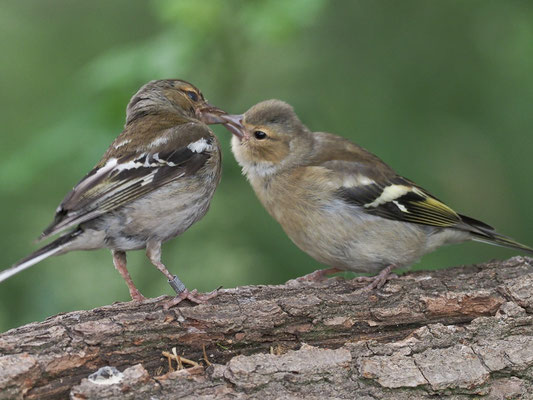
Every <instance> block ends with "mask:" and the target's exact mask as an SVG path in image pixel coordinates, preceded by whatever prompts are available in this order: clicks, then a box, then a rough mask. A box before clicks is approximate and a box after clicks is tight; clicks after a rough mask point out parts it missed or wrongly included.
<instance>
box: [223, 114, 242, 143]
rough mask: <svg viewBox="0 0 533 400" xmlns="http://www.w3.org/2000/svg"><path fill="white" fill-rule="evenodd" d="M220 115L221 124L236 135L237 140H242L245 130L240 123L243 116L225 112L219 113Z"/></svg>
mask: <svg viewBox="0 0 533 400" xmlns="http://www.w3.org/2000/svg"><path fill="white" fill-rule="evenodd" d="M220 117H221V118H222V119H223V120H224V122H223V124H224V126H225V127H226V129H227V130H228V131H230V132H231V133H233V134H234V135H235V136H237V138H238V139H239V140H242V139H243V138H244V137H245V136H246V131H245V129H244V126H243V124H242V119H243V118H244V116H243V115H242V114H238V115H230V114H225V115H221V116H220Z"/></svg>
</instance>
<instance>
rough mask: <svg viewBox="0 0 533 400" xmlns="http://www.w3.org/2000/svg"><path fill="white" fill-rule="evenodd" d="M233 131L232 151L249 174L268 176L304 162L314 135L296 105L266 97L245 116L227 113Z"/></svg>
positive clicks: (224, 117) (228, 122) (226, 124)
mask: <svg viewBox="0 0 533 400" xmlns="http://www.w3.org/2000/svg"><path fill="white" fill-rule="evenodd" d="M221 118H222V119H224V120H225V123H224V126H225V127H226V128H227V129H228V130H229V131H230V132H231V133H233V135H234V136H233V139H232V142H231V144H232V150H233V153H234V155H235V158H236V159H237V162H238V163H239V164H240V165H241V166H242V167H243V169H244V171H245V173H254V172H255V173H257V174H260V175H267V174H269V173H273V172H276V171H279V170H281V169H283V168H284V167H291V166H294V165H295V164H298V163H299V162H301V161H302V157H303V156H304V153H305V152H306V151H308V148H309V145H310V141H311V140H312V139H311V136H310V132H309V131H308V129H307V128H306V127H305V125H303V124H302V122H301V121H300V120H299V119H298V116H297V115H296V113H295V112H294V110H293V108H292V107H291V106H290V105H289V104H287V103H285V102H283V101H281V100H266V101H263V102H261V103H258V104H256V105H254V106H253V107H252V108H250V109H249V110H248V111H246V113H244V114H243V115H224V116H221Z"/></svg>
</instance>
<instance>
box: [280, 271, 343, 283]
mask: <svg viewBox="0 0 533 400" xmlns="http://www.w3.org/2000/svg"><path fill="white" fill-rule="evenodd" d="M337 272H341V270H340V269H338V268H327V269H317V270H316V271H314V272H311V273H310V274H307V275H304V276H300V277H298V278H294V279H291V280H289V281H287V283H295V282H298V283H303V282H322V281H323V280H325V279H327V278H328V275H332V274H336V273H337Z"/></svg>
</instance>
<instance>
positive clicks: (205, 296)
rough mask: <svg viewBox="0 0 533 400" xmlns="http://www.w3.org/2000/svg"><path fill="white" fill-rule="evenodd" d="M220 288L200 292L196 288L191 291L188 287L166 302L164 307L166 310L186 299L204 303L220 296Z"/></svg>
mask: <svg viewBox="0 0 533 400" xmlns="http://www.w3.org/2000/svg"><path fill="white" fill-rule="evenodd" d="M218 290H219V289H215V290H213V291H212V292H209V293H198V290H197V289H194V290H191V291H189V290H188V289H185V290H184V291H183V292H181V293H180V294H178V295H177V296H176V297H174V298H173V299H172V300H169V301H167V302H165V304H164V305H163V308H164V309H165V310H168V309H169V308H171V307H174V306H175V305H177V304H179V303H181V302H182V301H183V300H185V299H187V300H189V301H191V302H193V303H196V304H204V303H207V302H208V301H209V300H210V299H212V298H214V297H216V296H218Z"/></svg>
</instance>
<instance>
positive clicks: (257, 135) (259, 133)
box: [254, 131, 267, 140]
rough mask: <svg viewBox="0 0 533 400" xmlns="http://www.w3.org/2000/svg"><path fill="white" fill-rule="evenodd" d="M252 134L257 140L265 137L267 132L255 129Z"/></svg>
mask: <svg viewBox="0 0 533 400" xmlns="http://www.w3.org/2000/svg"><path fill="white" fill-rule="evenodd" d="M254 136H255V138H256V139H257V140H263V139H265V138H266V137H267V134H266V133H265V132H263V131H255V132H254Z"/></svg>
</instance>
